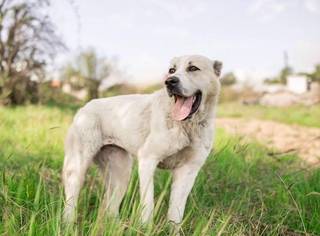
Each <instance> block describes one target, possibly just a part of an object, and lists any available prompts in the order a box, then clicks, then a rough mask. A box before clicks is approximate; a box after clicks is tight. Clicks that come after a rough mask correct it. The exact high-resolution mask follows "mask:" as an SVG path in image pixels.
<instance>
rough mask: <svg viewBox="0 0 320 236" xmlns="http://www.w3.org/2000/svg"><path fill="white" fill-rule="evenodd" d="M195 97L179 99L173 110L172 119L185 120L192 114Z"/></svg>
mask: <svg viewBox="0 0 320 236" xmlns="http://www.w3.org/2000/svg"><path fill="white" fill-rule="evenodd" d="M192 103H193V97H188V98H183V97H177V101H176V103H175V104H174V106H173V108H172V118H173V119H174V120H178V121H179V120H184V119H185V118H187V116H188V115H189V114H190V112H191V108H192Z"/></svg>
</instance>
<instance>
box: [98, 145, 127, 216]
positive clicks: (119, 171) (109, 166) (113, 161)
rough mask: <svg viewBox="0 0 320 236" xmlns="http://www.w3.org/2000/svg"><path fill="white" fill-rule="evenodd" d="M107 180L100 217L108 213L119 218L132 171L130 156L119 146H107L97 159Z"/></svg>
mask: <svg viewBox="0 0 320 236" xmlns="http://www.w3.org/2000/svg"><path fill="white" fill-rule="evenodd" d="M95 161H96V162H97V164H98V165H99V167H100V168H101V170H102V171H103V174H104V178H105V194H104V197H103V201H102V204H101V206H100V212H99V215H104V213H105V212H106V211H107V212H108V213H109V214H110V215H113V216H117V215H118V213H119V207H120V204H121V202H122V199H123V197H124V195H125V193H126V191H127V188H128V184H129V181H130V176H131V170H132V158H131V156H130V154H129V153H128V152H127V151H126V150H124V149H122V148H120V147H117V146H114V145H107V146H104V147H103V148H102V149H101V151H100V152H99V153H98V154H97V156H96V157H95Z"/></svg>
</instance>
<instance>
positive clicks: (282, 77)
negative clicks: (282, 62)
mask: <svg viewBox="0 0 320 236" xmlns="http://www.w3.org/2000/svg"><path fill="white" fill-rule="evenodd" d="M292 73H293V69H292V68H291V67H290V66H285V67H284V68H283V69H282V70H281V71H280V74H279V81H280V83H282V84H286V83H287V78H288V76H289V75H292Z"/></svg>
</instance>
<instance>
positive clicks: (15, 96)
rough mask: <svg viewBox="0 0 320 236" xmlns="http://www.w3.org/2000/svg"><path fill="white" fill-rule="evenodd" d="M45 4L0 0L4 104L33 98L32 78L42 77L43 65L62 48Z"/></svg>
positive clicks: (0, 74) (0, 68)
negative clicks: (29, 97) (46, 11)
mask: <svg viewBox="0 0 320 236" xmlns="http://www.w3.org/2000/svg"><path fill="white" fill-rule="evenodd" d="M48 5H49V2H48V1H42V0H30V1H19V0H0V102H2V103H4V104H21V103H24V102H25V101H27V100H28V96H29V95H30V94H31V95H32V96H33V97H35V98H36V97H37V84H35V83H34V82H32V81H31V78H36V79H38V80H39V79H41V78H43V77H44V73H45V72H44V70H45V65H46V64H47V63H48V62H49V61H50V60H51V59H52V58H53V57H54V56H55V54H56V52H57V51H58V50H60V49H62V48H64V46H63V44H62V42H61V41H60V40H59V38H58V37H57V35H56V34H55V31H54V27H53V24H52V23H51V21H50V19H49V18H48V15H47V14H45V9H46V7H47V6H48ZM29 100H30V99H29ZM32 100H33V99H32V98H31V101H32ZM35 100H37V99H35Z"/></svg>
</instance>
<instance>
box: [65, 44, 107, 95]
mask: <svg viewBox="0 0 320 236" xmlns="http://www.w3.org/2000/svg"><path fill="white" fill-rule="evenodd" d="M110 70H111V65H110V64H109V63H108V62H107V60H106V58H104V57H99V56H98V55H97V53H96V52H95V51H94V50H93V49H87V50H85V51H82V52H80V53H79V54H78V55H77V56H76V57H75V58H74V60H73V61H72V62H70V63H68V64H67V65H66V66H65V67H64V68H63V69H62V71H63V72H62V79H63V80H65V81H66V82H67V83H69V84H70V85H71V87H72V88H73V89H75V90H80V89H86V90H87V94H88V98H87V99H88V100H91V99H94V98H98V97H99V87H100V85H101V83H102V81H103V80H104V79H106V78H107V77H108V76H109V73H110Z"/></svg>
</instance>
